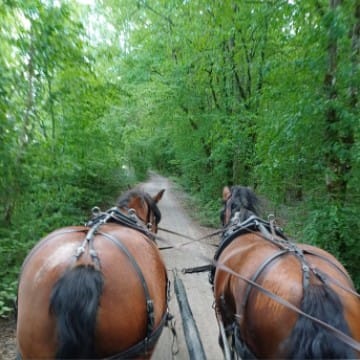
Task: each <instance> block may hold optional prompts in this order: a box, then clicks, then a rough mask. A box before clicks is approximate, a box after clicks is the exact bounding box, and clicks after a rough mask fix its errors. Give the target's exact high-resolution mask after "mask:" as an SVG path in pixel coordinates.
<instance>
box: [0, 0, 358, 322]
mask: <svg viewBox="0 0 360 360" xmlns="http://www.w3.org/2000/svg"><path fill="white" fill-rule="evenodd" d="M0 17H1V25H0V49H1V51H0V171H1V177H0V263H1V269H0V274H1V282H0V315H2V316H7V315H8V314H9V313H10V312H11V311H12V307H11V303H12V301H13V299H14V297H15V293H16V286H17V277H18V274H19V271H20V266H21V263H22V261H23V259H24V257H25V256H26V254H27V252H28V251H29V249H30V248H31V247H32V246H33V245H34V244H35V243H36V242H37V241H38V240H39V239H40V238H41V237H42V236H43V235H44V234H46V233H47V232H49V231H51V230H53V229H55V228H58V227H61V226H65V225H70V224H80V223H82V222H84V221H85V220H86V219H87V218H88V216H89V213H90V209H91V208H92V207H93V206H95V205H98V206H101V207H102V208H103V207H104V208H105V207H106V206H109V205H112V204H113V203H114V201H115V199H116V198H117V196H118V195H119V194H120V193H121V192H122V190H123V189H125V188H126V187H127V186H132V185H134V184H135V183H136V182H138V181H141V180H143V179H145V178H146V176H147V172H148V170H149V169H153V170H156V171H159V172H161V173H162V174H165V175H168V176H172V177H174V178H176V179H178V181H179V182H180V183H181V184H182V186H184V188H185V189H186V191H188V192H189V193H191V194H193V197H194V199H195V201H196V204H197V207H198V208H199V209H201V211H202V214H203V218H204V219H206V221H207V222H208V223H212V224H214V225H216V226H218V210H219V207H220V196H221V189H222V187H223V186H224V185H226V184H242V185H247V186H251V187H252V188H254V189H255V190H256V192H257V193H258V194H259V195H260V196H261V197H262V198H263V199H266V204H267V206H268V208H269V209H271V210H272V211H275V213H276V215H279V216H280V217H281V218H283V219H284V224H285V226H286V228H285V230H286V231H287V232H288V233H290V234H291V235H292V236H293V237H295V238H296V239H297V240H299V241H302V242H306V243H312V244H316V245H318V246H321V247H323V248H325V249H327V250H329V251H331V252H332V253H333V254H334V255H336V256H337V257H339V259H340V260H341V261H342V263H343V264H344V265H345V266H346V268H347V269H348V270H349V271H350V273H351V275H352V277H353V279H354V281H355V283H356V285H357V287H358V288H359V287H360V271H359V265H358V264H359V263H360V241H359V240H360V236H359V234H360V226H359V224H360V222H359V219H358V216H359V209H360V206H359V205H360V187H359V179H360V176H359V175H360V141H359V136H360V126H359V124H360V122H359V106H360V103H359V85H360V0H354V1H341V0H254V1H250V0H223V1H217V0H212V1H201V0H136V1H135V0H108V1H105V0H103V1H101V0H99V1H86V2H85V1H71V0H69V1H60V0H22V1H19V0H3V1H1V2H0Z"/></svg>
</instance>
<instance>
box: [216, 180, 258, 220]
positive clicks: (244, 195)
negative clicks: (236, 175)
mask: <svg viewBox="0 0 360 360" xmlns="http://www.w3.org/2000/svg"><path fill="white" fill-rule="evenodd" d="M258 203H259V200H258V198H257V197H256V195H255V194H254V192H253V191H252V190H251V189H250V188H248V187H245V186H239V185H235V186H232V187H231V188H229V187H228V186H225V187H224V189H223V204H224V207H223V209H222V210H221V213H220V219H221V222H222V224H223V226H226V225H228V224H229V223H230V222H231V220H232V219H233V218H234V216H235V214H238V215H237V216H239V220H240V221H241V222H242V221H245V220H246V219H247V218H249V217H250V216H251V215H258Z"/></svg>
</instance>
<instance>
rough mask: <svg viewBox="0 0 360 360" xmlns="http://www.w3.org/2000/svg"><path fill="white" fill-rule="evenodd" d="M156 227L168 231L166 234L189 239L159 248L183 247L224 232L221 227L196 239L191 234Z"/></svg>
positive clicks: (157, 237) (158, 237) (156, 236)
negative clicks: (178, 243)
mask: <svg viewBox="0 0 360 360" xmlns="http://www.w3.org/2000/svg"><path fill="white" fill-rule="evenodd" d="M158 229H159V230H161V231H163V232H166V233H168V234H172V235H176V236H179V237H182V238H184V239H187V240H190V241H188V242H186V243H182V244H180V245H175V246H174V245H171V246H166V247H164V248H159V249H160V250H167V249H179V248H181V247H184V246H186V245H189V244H192V243H195V242H200V241H202V240H206V239H210V238H211V237H213V236H215V235H219V234H221V233H223V232H224V230H223V229H221V230H217V231H215V232H213V233H211V234H208V235H205V236H202V237H200V238H198V239H195V238H193V237H191V236H188V235H184V234H181V233H178V232H176V231H173V230H168V229H164V228H162V227H158ZM153 236H155V238H156V239H159V240H162V241H165V242H168V241H167V240H166V239H164V238H162V237H160V236H158V235H154V234H153ZM211 246H214V247H217V245H211Z"/></svg>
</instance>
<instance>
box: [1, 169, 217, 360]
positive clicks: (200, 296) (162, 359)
mask: <svg viewBox="0 0 360 360" xmlns="http://www.w3.org/2000/svg"><path fill="white" fill-rule="evenodd" d="M142 187H143V188H144V189H145V190H146V191H147V192H149V193H150V194H155V193H157V192H158V191H159V190H160V189H166V191H165V194H164V196H163V199H162V200H161V201H160V203H159V208H160V211H161V213H162V221H161V223H160V227H162V228H164V229H168V230H172V231H176V232H179V233H181V234H184V235H186V236H190V237H193V238H196V239H197V238H200V237H201V236H203V235H206V234H209V233H210V232H211V231H213V229H207V228H203V227H201V226H199V224H197V223H196V222H195V221H194V220H193V219H191V218H190V216H189V214H188V212H189V211H186V210H185V209H184V207H183V204H184V203H185V202H184V200H185V194H183V193H181V192H180V191H178V190H176V187H175V186H174V185H173V184H172V183H171V182H170V181H169V180H168V179H166V178H164V177H161V176H158V175H156V174H153V175H152V177H151V179H150V180H149V181H148V182H146V183H144V184H143V185H142ZM159 235H160V236H161V237H162V238H164V239H166V241H164V243H162V241H158V245H159V247H160V248H161V247H163V246H168V245H179V244H183V243H186V242H188V240H187V239H184V238H181V237H178V236H175V235H171V234H169V233H167V232H164V231H159ZM216 241H217V237H214V238H212V239H210V240H206V241H204V242H201V243H199V242H197V243H191V244H188V245H186V246H183V247H181V248H180V249H168V250H162V255H163V258H164V260H165V263H166V265H167V268H168V271H169V278H170V280H171V282H172V285H171V300H170V303H169V308H170V312H171V313H172V314H173V315H174V320H175V327H176V332H177V339H174V338H173V335H172V333H171V331H170V330H169V329H168V328H165V329H164V331H163V333H162V335H161V338H160V340H159V343H158V345H157V347H156V349H155V352H154V354H153V357H152V359H154V360H168V359H175V360H182V359H184V360H185V359H189V355H188V352H187V347H186V343H185V339H184V334H183V328H182V321H181V317H180V313H179V308H178V303H177V300H176V296H175V293H174V287H173V271H176V270H177V271H178V276H179V277H180V278H181V280H182V281H183V283H184V286H185V289H186V293H187V297H188V301H189V303H190V307H191V310H192V313H193V316H194V319H195V322H196V325H197V327H198V330H199V333H200V336H201V341H202V343H203V347H204V349H205V353H206V356H207V358H208V360H217V359H222V358H223V356H222V353H221V350H220V348H219V346H218V340H217V338H218V328H217V323H216V319H215V315H214V310H213V308H212V305H213V295H212V291H211V287H210V284H209V283H208V273H207V272H204V273H195V274H182V273H181V270H182V269H183V268H186V267H193V266H199V265H202V264H205V263H206V258H205V257H208V258H211V257H212V256H213V253H214V247H213V246H211V244H213V243H214V242H216ZM15 343H16V339H15V321H14V320H0V359H4V360H10V359H14V358H15ZM175 348H177V349H178V352H177V354H175V355H174V353H173V352H174V351H173V350H174V349H175Z"/></svg>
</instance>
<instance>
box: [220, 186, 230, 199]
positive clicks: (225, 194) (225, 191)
mask: <svg viewBox="0 0 360 360" xmlns="http://www.w3.org/2000/svg"><path fill="white" fill-rule="evenodd" d="M222 195H223V200H224V201H227V200H228V199H229V198H230V196H231V191H230V188H229V187H228V186H225V187H224V189H223V194H222Z"/></svg>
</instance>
